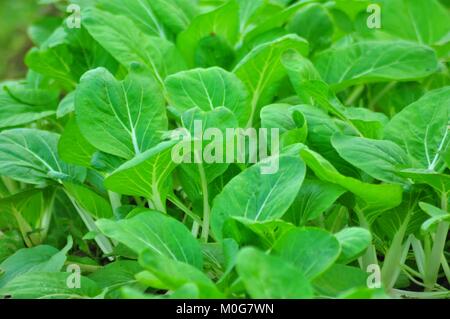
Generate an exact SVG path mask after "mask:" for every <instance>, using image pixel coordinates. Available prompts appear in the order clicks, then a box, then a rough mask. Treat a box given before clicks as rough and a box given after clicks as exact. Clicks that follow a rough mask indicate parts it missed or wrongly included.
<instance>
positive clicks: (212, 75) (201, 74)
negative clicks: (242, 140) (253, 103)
mask: <svg viewBox="0 0 450 319" xmlns="http://www.w3.org/2000/svg"><path fill="white" fill-rule="evenodd" d="M165 85H166V89H167V93H168V96H169V101H170V104H171V106H172V107H173V109H174V110H175V111H176V113H177V114H179V115H181V114H183V113H184V112H186V111H188V110H190V109H192V108H194V107H198V108H199V109H201V110H203V111H211V110H213V109H215V108H217V107H226V108H228V109H230V110H231V111H233V113H234V114H235V115H236V117H237V118H238V119H239V124H241V125H243V124H246V123H247V122H246V121H247V120H248V117H249V111H250V109H249V107H248V106H249V105H248V104H249V99H248V92H247V89H246V87H245V86H244V84H243V83H242V82H241V81H240V79H239V78H237V77H236V75H234V74H232V73H229V72H227V71H225V70H223V69H221V68H217V67H214V68H210V69H194V70H189V71H184V72H180V73H177V74H173V75H171V76H169V77H167V79H166V81H165Z"/></svg>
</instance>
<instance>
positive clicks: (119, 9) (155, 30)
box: [98, 0, 167, 39]
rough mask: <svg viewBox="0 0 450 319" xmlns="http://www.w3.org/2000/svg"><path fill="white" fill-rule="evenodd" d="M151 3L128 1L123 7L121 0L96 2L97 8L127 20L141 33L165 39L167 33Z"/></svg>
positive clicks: (147, 1) (144, 0)
mask: <svg viewBox="0 0 450 319" xmlns="http://www.w3.org/2000/svg"><path fill="white" fill-rule="evenodd" d="M152 1H153V0H129V1H128V2H127V3H126V5H124V3H123V1H121V0H100V1H98V7H99V8H100V9H102V10H104V11H108V12H109V13H112V14H114V15H120V16H125V17H127V18H129V19H130V20H132V21H133V22H134V24H135V25H136V26H137V27H138V28H139V29H140V31H142V32H143V33H146V34H148V35H151V36H156V37H161V38H163V39H166V38H167V34H166V32H167V31H166V30H165V28H164V26H163V24H162V23H161V21H160V19H159V18H158V17H157V14H156V12H155V11H154V10H153V8H152Z"/></svg>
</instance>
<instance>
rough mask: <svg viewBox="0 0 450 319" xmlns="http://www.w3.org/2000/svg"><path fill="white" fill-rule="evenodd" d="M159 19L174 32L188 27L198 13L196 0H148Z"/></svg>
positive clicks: (176, 32)
mask: <svg viewBox="0 0 450 319" xmlns="http://www.w3.org/2000/svg"><path fill="white" fill-rule="evenodd" d="M149 2H150V6H151V7H152V8H153V10H154V11H155V14H156V15H157V17H158V18H159V20H160V21H161V22H162V23H163V24H164V25H165V26H166V27H167V28H168V29H169V30H170V31H172V32H173V33H174V34H178V33H180V32H181V31H184V30H185V29H187V28H188V27H189V25H190V24H191V22H192V19H193V18H194V17H195V16H196V15H197V13H198V11H199V10H198V6H197V2H198V1H197V0H150V1H149Z"/></svg>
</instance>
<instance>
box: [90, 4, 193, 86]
mask: <svg viewBox="0 0 450 319" xmlns="http://www.w3.org/2000/svg"><path fill="white" fill-rule="evenodd" d="M83 26H85V27H86V29H87V30H88V31H89V33H90V34H91V35H92V37H93V38H94V39H95V40H97V41H98V42H99V43H100V44H101V45H102V47H104V48H105V49H106V50H107V51H108V52H109V53H110V54H111V55H112V56H113V57H114V58H115V59H116V60H117V61H119V62H120V63H121V64H122V65H124V66H125V67H129V66H130V65H131V64H132V63H133V62H139V63H141V64H144V65H145V66H147V67H148V68H149V69H150V70H151V71H152V73H153V74H154V76H155V77H156V78H157V79H158V82H159V83H160V84H163V79H164V78H165V77H166V76H167V75H169V74H172V73H175V72H178V71H180V70H182V69H184V67H185V64H184V61H183V59H182V57H181V56H180V54H179V52H178V51H177V50H176V48H175V46H174V45H173V44H172V43H171V42H169V41H167V40H164V39H162V38H159V37H153V36H149V35H146V34H144V33H143V32H142V31H141V30H139V29H138V27H136V25H135V24H134V23H133V22H132V21H131V20H130V19H128V18H127V17H124V16H116V15H113V14H110V13H109V12H105V11H100V10H97V9H94V8H88V9H87V10H86V11H85V12H83ZM168 61H170V63H169V62H168Z"/></svg>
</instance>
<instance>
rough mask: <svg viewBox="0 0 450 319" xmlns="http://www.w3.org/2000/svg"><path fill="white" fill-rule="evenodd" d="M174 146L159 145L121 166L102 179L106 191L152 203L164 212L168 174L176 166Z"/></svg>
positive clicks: (168, 184)
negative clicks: (141, 197) (141, 198)
mask: <svg viewBox="0 0 450 319" xmlns="http://www.w3.org/2000/svg"><path fill="white" fill-rule="evenodd" d="M181 143H182V142H181ZM176 144H177V142H176V141H169V142H162V143H160V144H158V145H157V146H155V147H154V148H151V149H149V150H147V151H145V152H144V153H142V154H140V155H138V156H136V157H135V158H133V159H132V160H130V161H128V162H126V163H125V164H123V165H121V166H120V167H119V168H118V169H116V170H115V171H114V172H113V173H112V174H111V175H110V176H108V177H107V178H106V179H105V187H106V188H108V189H109V190H112V191H114V192H117V193H120V194H124V195H132V196H133V195H138V196H144V197H146V198H148V199H151V200H152V202H153V205H155V208H157V209H159V210H162V211H164V210H165V208H164V203H165V198H166V196H167V194H168V192H169V188H170V185H171V179H170V174H171V172H172V171H173V170H174V169H175V167H176V165H177V164H176V163H175V162H174V161H173V156H172V150H173V147H174V146H175V145H176Z"/></svg>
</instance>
